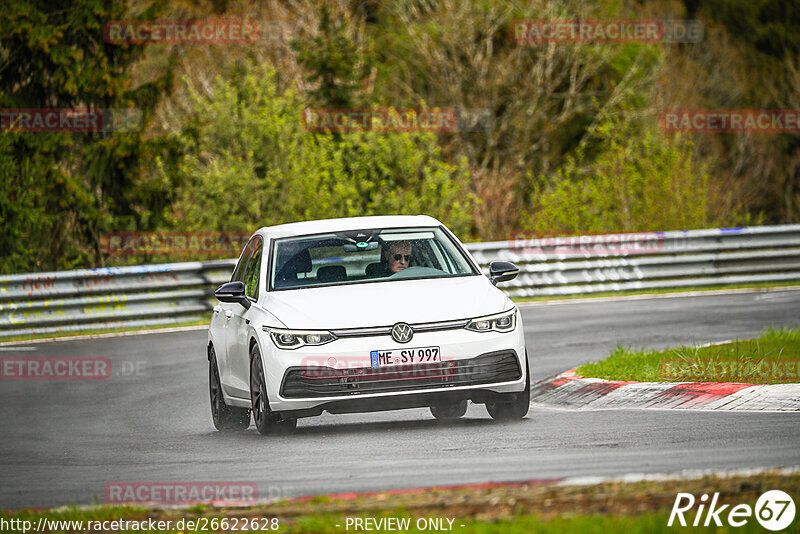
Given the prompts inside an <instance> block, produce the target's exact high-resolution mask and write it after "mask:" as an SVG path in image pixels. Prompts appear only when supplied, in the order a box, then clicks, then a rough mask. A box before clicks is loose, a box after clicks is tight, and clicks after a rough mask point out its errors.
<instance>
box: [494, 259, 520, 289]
mask: <svg viewBox="0 0 800 534" xmlns="http://www.w3.org/2000/svg"><path fill="white" fill-rule="evenodd" d="M518 274H519V267H517V266H516V265H514V264H513V263H509V262H507V261H493V262H492V264H491V265H489V280H491V281H492V283H493V284H495V285H497V283H498V282H508V281H509V280H513V279H514V278H516V277H517V275H518Z"/></svg>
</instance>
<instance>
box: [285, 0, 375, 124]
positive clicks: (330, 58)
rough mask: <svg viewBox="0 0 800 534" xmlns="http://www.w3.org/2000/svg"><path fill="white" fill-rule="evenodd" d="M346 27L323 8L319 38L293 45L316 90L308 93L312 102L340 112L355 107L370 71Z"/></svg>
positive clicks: (298, 60)
mask: <svg viewBox="0 0 800 534" xmlns="http://www.w3.org/2000/svg"><path fill="white" fill-rule="evenodd" d="M343 24H344V22H343V21H342V20H339V19H337V20H334V19H333V17H331V12H330V9H329V8H328V6H327V5H323V6H322V9H321V17H320V22H319V28H318V31H319V34H318V35H317V36H316V37H313V38H312V39H310V40H307V41H304V40H299V39H296V40H294V41H293V42H292V48H293V49H294V50H295V51H296V52H297V62H298V63H300V64H301V65H302V66H303V67H305V68H306V69H307V70H308V71H309V74H308V76H306V81H307V82H309V83H310V84H311V85H312V86H313V87H314V88H313V89H310V90H309V91H308V94H309V96H310V97H311V99H312V100H313V101H314V102H315V103H316V104H318V105H321V106H327V107H332V108H339V109H341V108H350V107H352V106H353V102H354V94H355V91H356V89H357V88H358V84H359V82H360V80H361V77H362V76H361V73H365V72H366V71H367V70H368V66H367V64H366V62H364V63H363V64H362V62H361V58H360V57H359V53H358V52H359V50H358V46H357V45H356V44H355V43H354V42H353V41H352V39H351V38H350V37H349V36H348V35H347V33H346V32H345V31H344V28H343V26H342V25H343Z"/></svg>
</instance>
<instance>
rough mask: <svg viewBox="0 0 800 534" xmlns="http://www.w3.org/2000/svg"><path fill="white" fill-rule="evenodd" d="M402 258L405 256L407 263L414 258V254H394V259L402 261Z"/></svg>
mask: <svg viewBox="0 0 800 534" xmlns="http://www.w3.org/2000/svg"><path fill="white" fill-rule="evenodd" d="M400 258H405V259H406V263H408V262H410V261H411V258H413V256H412V255H411V254H395V255H394V261H400Z"/></svg>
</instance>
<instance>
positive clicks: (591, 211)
mask: <svg viewBox="0 0 800 534" xmlns="http://www.w3.org/2000/svg"><path fill="white" fill-rule="evenodd" d="M624 117H625V116H624V115H623V116H621V117H620V116H617V117H615V118H609V119H606V120H605V121H603V122H602V123H601V124H600V125H599V126H598V128H597V131H596V136H597V140H598V144H599V149H598V153H597V155H596V157H595V158H594V159H590V158H589V157H587V155H586V152H585V151H584V149H583V148H581V149H579V150H578V151H577V152H576V156H575V157H568V158H567V161H566V163H565V164H564V165H563V166H562V167H561V168H560V169H559V170H558V171H557V172H556V173H555V174H554V175H553V176H551V177H550V178H549V179H547V178H542V180H544V183H545V184H546V185H545V186H544V187H542V188H540V190H539V193H538V200H539V204H540V209H539V211H538V213H537V215H536V220H535V222H534V228H535V229H536V230H537V231H540V232H544V233H551V232H565V233H574V232H584V233H602V232H639V231H647V230H675V229H687V228H705V227H707V226H709V225H713V224H715V222H716V221H714V220H713V219H712V217H710V215H709V209H708V202H707V199H708V195H709V192H708V183H709V176H708V172H707V171H706V169H705V168H704V167H701V166H696V165H694V164H693V163H692V145H691V144H690V143H688V142H685V141H683V140H682V139H681V138H679V137H675V138H668V137H667V136H665V135H664V134H662V133H661V132H659V131H658V130H657V129H656V127H655V126H654V125H653V126H642V125H639V124H636V123H635V122H634V121H633V120H631V119H628V118H624Z"/></svg>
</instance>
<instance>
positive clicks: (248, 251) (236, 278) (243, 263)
mask: <svg viewBox="0 0 800 534" xmlns="http://www.w3.org/2000/svg"><path fill="white" fill-rule="evenodd" d="M256 241H257V238H255V237H254V238H252V239H251V240H250V241H248V242H247V245H245V247H244V251H243V252H242V256H241V257H240V258H239V263H237V264H236V268H235V269H234V270H233V274H232V275H231V282H244V272H245V267H247V261H248V260H249V259H250V256H252V255H253V247H255V244H256Z"/></svg>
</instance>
